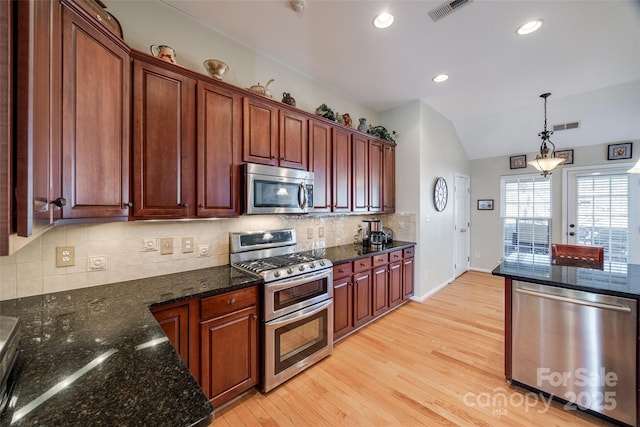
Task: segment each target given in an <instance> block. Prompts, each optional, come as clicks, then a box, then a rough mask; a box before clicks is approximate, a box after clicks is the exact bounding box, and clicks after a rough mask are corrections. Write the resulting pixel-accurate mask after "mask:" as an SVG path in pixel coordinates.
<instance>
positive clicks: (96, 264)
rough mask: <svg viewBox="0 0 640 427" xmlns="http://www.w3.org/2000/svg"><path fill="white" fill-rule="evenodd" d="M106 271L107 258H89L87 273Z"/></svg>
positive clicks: (103, 256)
mask: <svg viewBox="0 0 640 427" xmlns="http://www.w3.org/2000/svg"><path fill="white" fill-rule="evenodd" d="M106 269H107V256H106V255H101V256H90V257H89V260H88V263H87V271H104V270H106Z"/></svg>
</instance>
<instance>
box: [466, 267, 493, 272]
mask: <svg viewBox="0 0 640 427" xmlns="http://www.w3.org/2000/svg"><path fill="white" fill-rule="evenodd" d="M469 270H471V271H479V272H481V273H491V272H492V271H493V270H489V269H487V268H474V267H472V268H470V269H469Z"/></svg>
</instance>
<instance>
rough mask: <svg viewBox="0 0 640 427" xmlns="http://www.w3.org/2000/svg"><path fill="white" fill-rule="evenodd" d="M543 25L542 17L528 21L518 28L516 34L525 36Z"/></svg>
mask: <svg viewBox="0 0 640 427" xmlns="http://www.w3.org/2000/svg"><path fill="white" fill-rule="evenodd" d="M541 26H542V19H536V20H533V21H529V22H527V23H524V24H522V25H520V26H519V27H518V29H517V30H516V34H518V35H519V36H524V35H525V34H531V33H533V32H534V31H536V30H537V29H538V28H540V27H541Z"/></svg>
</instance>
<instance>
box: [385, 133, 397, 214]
mask: <svg viewBox="0 0 640 427" xmlns="http://www.w3.org/2000/svg"><path fill="white" fill-rule="evenodd" d="M382 164H383V167H382V170H383V179H382V210H383V211H384V212H386V213H393V212H395V211H396V147H395V145H392V144H385V145H384V157H383V160H382Z"/></svg>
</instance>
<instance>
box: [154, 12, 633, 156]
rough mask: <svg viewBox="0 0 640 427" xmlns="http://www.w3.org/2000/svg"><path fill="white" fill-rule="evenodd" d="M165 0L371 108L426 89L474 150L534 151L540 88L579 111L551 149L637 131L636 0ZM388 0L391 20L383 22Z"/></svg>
mask: <svg viewBox="0 0 640 427" xmlns="http://www.w3.org/2000/svg"><path fill="white" fill-rule="evenodd" d="M164 3H166V4H168V5H169V6H171V7H174V8H176V9H178V10H180V11H182V12H183V13H186V14H187V15H190V16H192V17H194V19H196V20H198V21H200V22H202V23H204V24H206V25H207V26H209V27H210V28H212V29H214V30H216V31H218V32H220V33H222V34H223V35H225V36H227V37H229V38H231V39H233V40H235V41H237V42H239V43H241V44H243V45H246V46H248V47H249V48H251V49H253V50H255V51H257V52H259V53H261V54H263V55H265V56H267V57H269V58H271V59H273V60H275V61H278V62H280V63H283V64H287V65H288V66H289V67H291V68H293V69H295V70H297V71H299V72H302V73H303V74H306V75H308V76H310V77H311V78H312V79H314V80H317V81H319V82H322V83H323V84H325V85H327V86H329V87H331V88H333V89H335V90H336V91H338V92H340V93H342V94H343V95H344V96H346V97H349V98H351V99H353V100H355V101H356V102H359V103H360V104H362V105H365V106H367V107H369V108H371V109H373V110H375V111H379V112H382V111H384V110H387V109H390V108H394V107H397V106H400V105H402V104H405V103H407V102H410V101H414V100H417V99H420V100H422V101H423V102H424V103H426V104H428V105H429V106H430V107H432V108H433V109H435V110H436V111H438V112H439V113H440V114H442V115H443V116H444V117H446V118H447V119H448V120H450V121H451V122H452V123H453V125H454V126H455V129H456V131H457V133H458V136H459V138H460V141H461V143H462V145H463V146H464V148H465V150H466V152H467V154H468V156H469V158H471V159H478V158H484V157H492V156H499V155H509V154H522V153H527V152H534V151H537V149H538V146H539V143H540V139H539V138H538V136H537V133H538V132H540V131H541V130H542V127H543V101H542V99H540V98H539V95H540V94H542V93H544V92H551V93H552V96H551V97H550V98H549V100H548V120H549V125H550V126H552V125H555V124H560V123H567V122H576V121H579V122H580V127H579V128H578V129H572V130H566V131H559V132H556V133H555V134H554V135H553V137H552V138H551V139H552V141H553V142H554V143H555V144H556V146H557V148H558V149H566V148H575V147H579V146H583V145H593V144H601V143H609V142H617V141H624V140H632V139H640V1H638V0H633V1H631V0H562V1H559V0H553V1H540V0H534V1H527V0H473V1H472V2H470V3H468V4H466V5H464V6H463V7H460V8H458V9H456V10H455V11H454V12H453V13H452V14H450V15H448V16H445V17H444V18H442V19H440V20H438V21H437V22H434V21H433V20H432V19H431V18H430V16H429V15H428V12H429V11H431V10H432V9H434V8H436V7H438V6H439V5H441V4H443V2H434V1H425V0H409V1H405V0H389V1H377V0H356V1H349V0H306V1H305V7H304V10H303V11H302V12H295V11H294V10H293V9H292V8H291V7H290V1H289V0H258V1H249V0H215V1H204V0H195V1H193V0H164ZM383 10H387V11H389V12H390V13H392V14H393V15H394V17H395V21H394V24H393V25H392V26H391V27H390V28H388V29H385V30H378V29H376V28H374V27H373V25H372V21H373V18H374V16H375V15H376V14H377V13H379V12H381V11H383ZM537 18H542V19H543V20H544V23H543V26H542V28H541V29H540V30H538V31H537V32H535V33H533V34H530V35H528V36H518V35H516V33H515V30H516V28H517V27H518V26H519V25H521V24H523V23H525V22H526V21H529V20H531V19H537ZM440 73H446V74H448V75H449V76H450V77H449V80H447V81H446V82H445V83H441V84H435V83H433V82H432V81H431V79H432V78H433V77H434V76H435V75H437V74H440ZM399 142H400V143H401V139H400V140H399ZM639 149H640V147H639Z"/></svg>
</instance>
